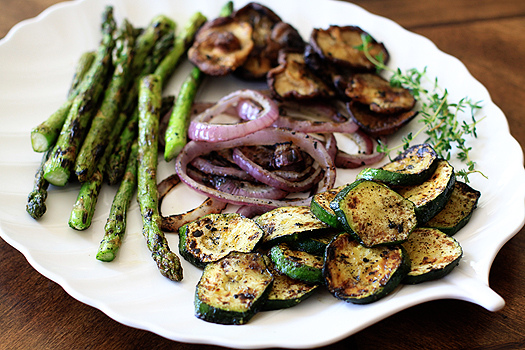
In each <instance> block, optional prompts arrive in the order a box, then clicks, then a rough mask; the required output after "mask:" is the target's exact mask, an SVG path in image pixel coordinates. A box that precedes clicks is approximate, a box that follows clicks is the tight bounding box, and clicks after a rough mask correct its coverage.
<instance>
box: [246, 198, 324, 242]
mask: <svg viewBox="0 0 525 350" xmlns="http://www.w3.org/2000/svg"><path fill="white" fill-rule="evenodd" d="M256 222H257V224H258V225H259V226H260V227H261V228H262V230H263V231H264V237H263V239H262V243H263V244H264V245H270V244H271V245H274V244H277V243H281V242H292V241H296V240H297V239H299V238H300V237H307V236H308V235H311V234H317V233H320V232H322V231H324V230H328V229H330V226H329V225H327V224H325V223H324V222H322V221H321V220H319V219H318V218H317V217H316V216H315V215H314V214H313V213H312V212H311V211H310V208H309V207H308V206H289V207H280V208H275V209H272V210H270V211H268V212H266V213H264V214H262V215H261V216H259V217H258V218H257V219H256Z"/></svg>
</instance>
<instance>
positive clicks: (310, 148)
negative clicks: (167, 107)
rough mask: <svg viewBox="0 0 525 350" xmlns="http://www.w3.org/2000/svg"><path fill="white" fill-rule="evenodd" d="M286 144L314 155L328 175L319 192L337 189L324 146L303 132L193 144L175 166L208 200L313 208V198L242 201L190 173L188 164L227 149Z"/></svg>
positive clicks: (266, 133) (265, 131) (272, 131)
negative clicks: (201, 181) (208, 154)
mask: <svg viewBox="0 0 525 350" xmlns="http://www.w3.org/2000/svg"><path fill="white" fill-rule="evenodd" d="M282 142H293V143H294V144H295V145H296V146H297V147H299V148H300V149H302V150H304V151H305V152H307V153H308V154H310V155H311V156H312V157H313V158H314V160H315V161H317V163H318V164H319V167H320V168H321V169H322V170H323V171H324V172H323V177H322V179H321V180H320V181H319V183H318V184H319V189H318V191H321V192H322V191H326V190H328V189H330V188H332V187H333V185H334V182H335V175H336V173H335V166H334V163H333V162H332V159H331V158H330V155H329V154H328V152H327V151H326V149H325V147H324V145H323V144H322V143H321V142H319V141H318V140H316V139H315V138H313V137H311V136H309V135H306V134H304V133H300V132H293V131H289V130H285V129H277V128H266V129H262V130H259V131H257V132H255V133H252V134H249V135H247V136H244V137H241V138H236V139H233V140H229V141H223V142H214V143H208V142H197V141H190V142H188V143H187V144H186V146H185V147H184V148H183V149H182V151H181V153H180V154H179V155H178V157H177V160H176V162H175V171H176V172H177V174H178V175H179V177H180V179H181V180H182V181H183V182H184V183H186V185H188V186H190V187H191V188H193V189H194V190H196V191H198V192H200V193H203V194H205V195H207V196H210V197H214V198H217V199H219V200H222V201H226V202H228V203H232V204H238V205H263V206H267V207H280V206H290V205H309V204H310V201H311V197H307V198H290V199H282V200H275V199H266V198H253V197H242V196H238V195H232V194H229V193H224V192H222V191H218V190H216V189H213V188H210V187H207V186H205V185H203V184H200V183H198V182H197V181H195V180H194V179H192V178H191V177H190V176H189V175H188V172H187V166H188V164H189V163H190V162H191V161H192V160H193V159H194V158H196V157H198V156H202V155H204V154H206V153H209V152H211V151H214V150H219V149H223V148H235V147H239V146H243V145H244V146H255V145H268V144H276V143H282Z"/></svg>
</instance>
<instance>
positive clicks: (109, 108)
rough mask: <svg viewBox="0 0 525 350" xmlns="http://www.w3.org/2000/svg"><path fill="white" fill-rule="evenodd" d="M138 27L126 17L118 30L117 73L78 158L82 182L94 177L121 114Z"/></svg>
mask: <svg viewBox="0 0 525 350" xmlns="http://www.w3.org/2000/svg"><path fill="white" fill-rule="evenodd" d="M133 32H134V28H133V26H132V25H131V24H130V23H129V22H128V21H127V20H124V21H123V23H122V25H121V27H120V28H119V30H118V31H117V35H116V39H115V49H114V52H113V66H114V70H113V76H112V77H111V80H110V82H109V85H108V87H107V89H106V91H105V94H104V99H103V100H102V103H101V105H100V108H99V110H98V111H97V113H96V115H95V116H94V118H93V120H92V122H91V126H90V128H89V131H88V133H87V135H86V137H85V139H84V141H83V143H82V147H81V148H80V151H79V152H78V155H77V158H76V161H75V168H74V170H75V174H76V175H77V177H78V180H79V181H80V182H85V181H87V180H88V179H90V178H91V176H92V175H93V173H94V172H95V171H96V169H97V167H96V165H97V163H98V162H99V160H100V157H102V155H103V154H104V150H105V149H106V146H107V144H108V142H109V136H110V134H111V131H112V128H113V126H114V124H115V122H116V120H117V118H118V116H119V111H120V107H121V104H122V103H121V102H122V100H123V96H125V93H126V90H127V87H128V85H129V83H130V81H131V80H130V71H131V60H132V58H133V45H134V41H135V37H134V33H133Z"/></svg>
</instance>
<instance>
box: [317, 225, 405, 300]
mask: <svg viewBox="0 0 525 350" xmlns="http://www.w3.org/2000/svg"><path fill="white" fill-rule="evenodd" d="M409 270H410V259H409V257H408V254H407V253H406V251H405V249H404V248H403V247H402V246H400V245H396V246H388V247H376V248H367V247H365V246H363V245H361V244H359V243H358V242H357V241H355V240H353V239H352V236H351V235H350V234H349V233H343V234H341V235H339V236H337V238H335V239H334V240H333V241H332V242H331V243H330V245H329V246H328V247H327V248H326V255H325V265H324V269H323V275H324V277H325V279H326V286H327V288H328V290H329V291H330V293H332V295H334V296H335V297H336V298H338V299H341V300H344V301H346V302H351V303H355V304H366V303H371V302H373V301H376V300H378V299H381V298H382V297H384V296H386V295H387V294H388V293H390V292H391V291H392V290H394V289H395V288H396V287H397V286H398V285H399V284H400V283H401V280H402V279H403V278H405V276H406V275H407V273H408V271H409Z"/></svg>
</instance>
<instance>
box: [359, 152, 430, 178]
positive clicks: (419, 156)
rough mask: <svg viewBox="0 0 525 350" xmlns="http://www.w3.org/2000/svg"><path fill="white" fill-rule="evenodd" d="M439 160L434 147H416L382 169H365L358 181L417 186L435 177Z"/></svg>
mask: <svg viewBox="0 0 525 350" xmlns="http://www.w3.org/2000/svg"><path fill="white" fill-rule="evenodd" d="M437 159H438V156H437V154H436V151H434V149H433V148H432V146H430V145H428V144H420V145H415V146H412V147H410V148H408V149H406V150H405V151H404V152H403V153H401V154H400V155H398V156H397V157H396V158H394V160H392V161H391V162H390V163H387V164H385V165H384V166H383V167H381V168H365V169H363V170H362V171H361V172H360V173H359V174H358V175H357V179H365V180H373V181H380V182H383V183H385V184H388V185H417V184H420V183H422V182H423V181H425V180H427V179H429V178H430V176H432V175H433V173H434V172H435V170H436V168H437V164H438V162H437Z"/></svg>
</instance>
